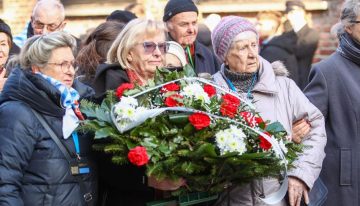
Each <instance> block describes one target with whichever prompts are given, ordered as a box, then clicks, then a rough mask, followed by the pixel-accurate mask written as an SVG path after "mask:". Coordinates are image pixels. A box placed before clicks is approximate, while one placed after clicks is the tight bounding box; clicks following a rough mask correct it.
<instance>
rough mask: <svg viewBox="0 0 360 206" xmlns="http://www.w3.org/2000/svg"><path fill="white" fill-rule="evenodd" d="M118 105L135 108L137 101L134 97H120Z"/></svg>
mask: <svg viewBox="0 0 360 206" xmlns="http://www.w3.org/2000/svg"><path fill="white" fill-rule="evenodd" d="M120 104H122V105H129V106H134V107H137V106H138V101H137V100H136V99H135V98H134V97H125V96H122V97H121V101H120Z"/></svg>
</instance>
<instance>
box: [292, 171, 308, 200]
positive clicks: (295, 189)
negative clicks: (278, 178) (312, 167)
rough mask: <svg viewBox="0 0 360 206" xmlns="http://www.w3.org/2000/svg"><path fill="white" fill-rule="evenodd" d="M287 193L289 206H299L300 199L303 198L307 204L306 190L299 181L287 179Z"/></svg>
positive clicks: (293, 178) (303, 184)
mask: <svg viewBox="0 0 360 206" xmlns="http://www.w3.org/2000/svg"><path fill="white" fill-rule="evenodd" d="M288 193H289V203H290V206H300V202H301V198H302V197H303V196H304V201H305V203H306V204H309V194H308V188H307V186H306V185H305V183H304V182H303V181H301V180H300V179H298V178H296V177H289V188H288Z"/></svg>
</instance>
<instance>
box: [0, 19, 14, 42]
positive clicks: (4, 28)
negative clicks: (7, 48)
mask: <svg viewBox="0 0 360 206" xmlns="http://www.w3.org/2000/svg"><path fill="white" fill-rule="evenodd" d="M0 32H4V33H5V34H7V35H8V36H9V38H10V41H11V43H12V34H11V29H10V27H9V25H7V24H6V23H5V22H4V21H3V20H2V19H0Z"/></svg>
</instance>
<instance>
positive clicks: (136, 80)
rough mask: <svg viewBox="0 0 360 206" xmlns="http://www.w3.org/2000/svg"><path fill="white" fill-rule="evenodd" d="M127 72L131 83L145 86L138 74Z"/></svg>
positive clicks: (127, 70) (131, 71) (128, 70)
mask: <svg viewBox="0 0 360 206" xmlns="http://www.w3.org/2000/svg"><path fill="white" fill-rule="evenodd" d="M125 71H126V73H127V75H128V77H129V81H130V83H133V84H138V85H140V86H143V85H144V82H143V81H141V79H140V78H139V75H138V74H136V72H134V71H133V70H130V69H126V70H125Z"/></svg>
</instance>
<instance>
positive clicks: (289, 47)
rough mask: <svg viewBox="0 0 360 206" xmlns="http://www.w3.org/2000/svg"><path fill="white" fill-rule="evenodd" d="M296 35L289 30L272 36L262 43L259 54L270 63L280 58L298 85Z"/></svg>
mask: <svg viewBox="0 0 360 206" xmlns="http://www.w3.org/2000/svg"><path fill="white" fill-rule="evenodd" d="M296 40H297V36H296V34H295V32H293V31H290V32H286V33H283V34H281V35H280V36H276V37H274V38H272V39H271V40H270V41H269V42H267V43H264V44H263V45H262V47H261V50H260V56H262V57H263V58H264V59H266V60H268V61H269V62H270V63H273V62H275V61H278V60H280V61H281V62H283V63H284V65H285V67H286V68H287V69H288V71H289V73H290V76H289V77H290V78H291V79H292V80H294V81H295V83H296V84H297V85H298V86H299V85H300V84H299V74H298V73H299V71H298V62H297V59H296V56H295V49H296Z"/></svg>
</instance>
